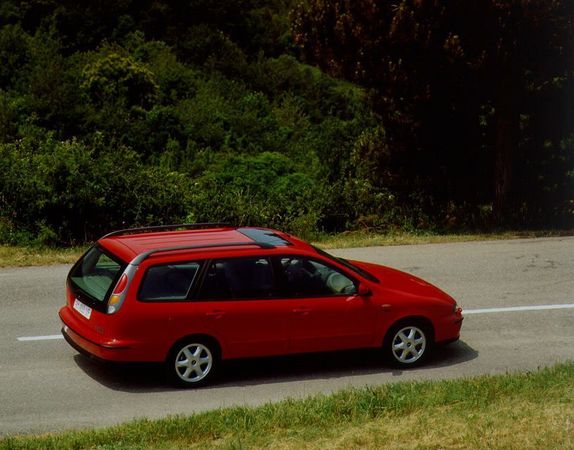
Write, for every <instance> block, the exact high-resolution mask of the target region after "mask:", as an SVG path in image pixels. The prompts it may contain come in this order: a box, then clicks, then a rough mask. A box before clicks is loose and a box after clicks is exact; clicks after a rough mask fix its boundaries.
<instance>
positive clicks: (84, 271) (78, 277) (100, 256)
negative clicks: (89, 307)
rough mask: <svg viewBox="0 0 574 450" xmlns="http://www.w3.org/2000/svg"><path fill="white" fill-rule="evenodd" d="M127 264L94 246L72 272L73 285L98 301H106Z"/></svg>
mask: <svg viewBox="0 0 574 450" xmlns="http://www.w3.org/2000/svg"><path fill="white" fill-rule="evenodd" d="M124 268H125V264H124V263H122V262H121V261H119V260H117V259H116V258H113V257H112V256H111V255H109V254H108V253H104V252H103V251H102V249H101V248H100V247H97V246H96V247H92V248H91V249H90V250H89V251H88V252H87V253H86V254H85V255H84V256H83V257H82V259H80V261H78V262H77V263H76V265H75V266H74V267H73V268H72V271H71V272H70V277H69V279H70V281H71V283H72V285H73V286H74V287H75V288H76V289H79V290H80V291H81V292H83V293H84V294H86V295H87V296H88V297H89V298H90V299H92V300H94V301H96V302H97V303H105V302H106V300H107V297H108V295H109V293H110V291H111V290H112V288H113V286H114V285H115V282H116V281H117V279H118V278H119V276H120V274H121V273H122V272H123V269H124Z"/></svg>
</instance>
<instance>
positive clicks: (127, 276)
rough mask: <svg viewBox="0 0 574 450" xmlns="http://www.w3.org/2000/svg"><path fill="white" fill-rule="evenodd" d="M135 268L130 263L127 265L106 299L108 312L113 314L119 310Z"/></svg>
mask: <svg viewBox="0 0 574 450" xmlns="http://www.w3.org/2000/svg"><path fill="white" fill-rule="evenodd" d="M136 269H137V268H136V267H135V266H132V265H131V264H130V265H128V267H127V268H126V270H125V271H124V273H123V274H122V276H121V277H120V279H119V280H118V282H117V283H116V286H115V287H114V290H113V291H112V295H111V296H110V299H109V300H108V314H114V313H116V312H118V311H119V310H120V308H121V306H122V304H123V303H124V300H125V299H126V295H127V292H128V288H129V285H130V282H131V280H132V278H133V274H134V273H135V271H136Z"/></svg>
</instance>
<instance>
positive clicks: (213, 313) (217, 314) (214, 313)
mask: <svg viewBox="0 0 574 450" xmlns="http://www.w3.org/2000/svg"><path fill="white" fill-rule="evenodd" d="M205 315H206V316H207V317H215V318H216V319H220V318H221V317H223V316H224V315H225V311H219V310H215V311H209V312H206V313H205Z"/></svg>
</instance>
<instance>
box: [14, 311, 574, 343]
mask: <svg viewBox="0 0 574 450" xmlns="http://www.w3.org/2000/svg"><path fill="white" fill-rule="evenodd" d="M548 309H574V303H565V304H561V305H531V306H508V307H504V308H481V309H463V310H462V314H463V315H468V314H488V313H498V312H516V311H544V310H548ZM17 339H18V340H19V341H20V342H25V341H52V340H56V339H64V336H62V335H61V334H52V335H49V336H23V337H19V338H17Z"/></svg>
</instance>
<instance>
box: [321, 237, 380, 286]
mask: <svg viewBox="0 0 574 450" xmlns="http://www.w3.org/2000/svg"><path fill="white" fill-rule="evenodd" d="M312 247H313V248H314V249H315V251H316V252H317V253H319V254H320V255H322V256H324V257H325V258H329V259H331V260H334V261H337V262H338V263H339V264H342V265H343V266H345V267H346V268H347V269H349V270H352V271H353V272H355V273H357V274H359V275H361V276H362V277H363V278H366V279H367V280H369V281H372V282H373V283H378V282H379V279H378V278H376V277H375V276H373V275H371V274H370V273H369V272H367V271H366V270H364V269H361V268H360V267H357V266H356V265H354V264H353V263H351V262H349V261H348V260H346V259H345V258H338V257H336V256H333V255H331V254H330V253H327V252H326V251H325V250H321V249H320V248H317V247H315V246H314V245H313V246H312Z"/></svg>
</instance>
